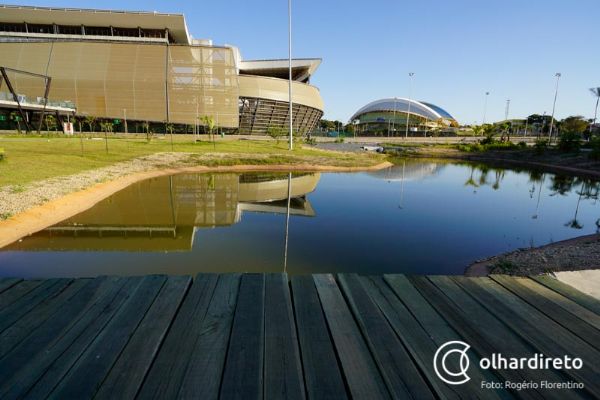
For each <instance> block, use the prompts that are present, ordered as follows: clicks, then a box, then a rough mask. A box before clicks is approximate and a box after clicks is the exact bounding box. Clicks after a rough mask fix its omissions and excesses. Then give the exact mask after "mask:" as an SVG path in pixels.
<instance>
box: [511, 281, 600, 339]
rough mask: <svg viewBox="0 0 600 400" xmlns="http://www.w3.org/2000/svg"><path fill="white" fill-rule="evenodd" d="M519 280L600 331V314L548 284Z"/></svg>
mask: <svg viewBox="0 0 600 400" xmlns="http://www.w3.org/2000/svg"><path fill="white" fill-rule="evenodd" d="M517 280H518V282H519V283H520V284H521V285H523V286H525V287H526V288H528V289H531V290H532V291H533V292H536V293H538V294H539V295H541V296H543V297H544V298H545V299H548V300H550V301H551V302H552V303H554V304H556V305H558V306H559V307H561V308H563V309H565V310H567V311H569V312H570V313H571V314H573V315H575V316H576V317H578V318H579V319H581V320H582V321H584V322H586V323H587V324H589V325H591V326H593V327H594V328H596V329H597V330H599V331H600V315H598V314H596V313H595V312H593V311H590V310H588V309H587V308H585V307H583V306H581V305H579V304H577V303H576V302H574V301H572V300H571V299H569V298H567V297H565V296H563V295H562V294H559V293H557V292H555V291H554V290H552V289H550V288H547V287H546V286H544V285H541V284H539V283H537V282H535V281H533V280H531V279H528V278H518V279H517Z"/></svg>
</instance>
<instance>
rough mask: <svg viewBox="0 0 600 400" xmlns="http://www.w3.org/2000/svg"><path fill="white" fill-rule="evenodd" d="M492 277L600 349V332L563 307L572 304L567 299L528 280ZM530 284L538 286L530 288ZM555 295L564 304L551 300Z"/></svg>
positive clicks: (500, 276)
mask: <svg viewBox="0 0 600 400" xmlns="http://www.w3.org/2000/svg"><path fill="white" fill-rule="evenodd" d="M490 277H491V278H492V279H493V280H495V281H496V282H498V283H499V284H501V285H502V286H504V287H505V288H507V289H508V290H510V291H511V292H513V293H514V294H515V295H517V296H519V297H520V298H522V299H523V300H525V301H526V302H528V303H529V304H531V305H532V306H534V307H535V308H537V309H538V310H540V311H541V312H543V313H544V314H545V315H547V316H548V317H550V318H552V319H553V320H555V321H556V322H558V323H559V324H561V325H562V326H563V327H565V328H567V329H568V330H570V331H571V332H573V333H574V334H575V335H577V336H579V337H580V338H581V339H583V340H585V341H586V342H587V343H588V344H590V345H591V346H593V347H594V348H596V349H600V330H598V329H597V328H595V327H594V326H593V325H592V324H590V323H588V321H585V320H583V319H582V318H581V315H579V316H578V315H575V314H573V312H572V311H573V310H572V309H571V307H569V308H570V309H569V310H567V309H566V308H564V307H563V306H565V307H568V306H566V305H565V303H567V302H570V300H568V299H567V298H565V297H562V296H561V295H559V294H558V293H556V292H554V291H552V290H551V289H548V288H546V287H544V286H542V285H540V284H538V283H535V282H534V281H532V280H530V279H527V278H513V277H508V276H503V275H491V276H490ZM530 282H531V283H532V284H534V285H537V286H530V285H529V283H530ZM553 294H555V295H556V296H561V297H562V299H564V302H562V301H560V300H557V299H552V300H551V299H550V298H551V296H552V295H553ZM570 305H575V306H577V304H576V303H573V302H571V304H570ZM578 307H580V309H581V310H585V309H584V308H583V307H581V306H578ZM585 312H586V314H588V313H589V314H592V315H594V316H595V317H597V316H596V314H593V313H591V311H587V310H585Z"/></svg>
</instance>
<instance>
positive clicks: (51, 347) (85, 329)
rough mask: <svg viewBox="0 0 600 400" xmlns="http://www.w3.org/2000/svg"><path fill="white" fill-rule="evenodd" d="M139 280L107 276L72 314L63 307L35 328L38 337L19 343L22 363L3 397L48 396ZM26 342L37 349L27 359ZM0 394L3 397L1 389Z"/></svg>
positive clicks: (82, 300) (75, 306)
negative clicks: (40, 327) (47, 320)
mask: <svg viewBox="0 0 600 400" xmlns="http://www.w3.org/2000/svg"><path fill="white" fill-rule="evenodd" d="M139 282H140V279H139V278H108V279H106V281H105V282H103V283H102V284H101V285H100V287H99V288H98V291H97V293H98V296H93V297H92V299H89V298H83V299H80V300H81V302H80V304H75V305H74V306H73V310H75V312H74V313H72V314H71V313H68V310H67V308H65V310H64V312H63V313H57V317H56V318H55V319H53V320H52V321H51V323H50V324H44V325H43V326H42V329H38V334H39V337H33V338H32V340H31V341H30V340H26V341H24V342H23V343H21V345H19V348H20V351H18V352H17V354H18V355H19V358H18V360H15V361H17V362H18V361H21V362H22V364H23V365H25V367H24V368H22V370H20V371H19V374H17V375H15V376H14V377H13V379H11V380H10V381H9V382H8V383H7V385H6V387H8V390H7V394H6V396H5V397H4V398H19V397H22V396H23V395H24V394H27V396H28V397H31V398H45V397H47V395H48V394H49V393H50V392H51V391H52V390H53V389H54V387H55V386H56V385H57V384H58V382H59V381H60V379H62V377H63V376H64V375H65V374H66V373H67V372H68V371H69V369H70V368H71V366H72V365H73V364H74V363H75V362H76V361H77V359H78V358H79V357H80V356H81V354H82V353H83V352H84V351H85V349H86V348H87V347H88V346H89V344H90V343H91V342H92V341H93V340H94V339H95V338H96V337H97V335H98V332H100V331H101V330H102V328H103V327H104V326H105V325H106V324H107V323H108V322H109V321H110V319H111V318H112V316H113V315H114V314H115V313H116V312H117V311H118V310H119V308H120V307H121V305H122V304H123V302H124V301H125V300H126V299H127V298H128V297H129V296H130V295H131V293H132V292H133V291H134V290H135V288H136V287H137V285H138V284H139ZM90 301H91V302H92V303H91V305H90V303H89V302H90ZM70 303H71V302H70ZM80 306H83V309H80ZM38 338H39V339H38ZM36 339H38V340H36ZM29 343H31V344H33V346H32V347H35V348H37V349H38V350H36V351H33V350H32V351H31V356H30V357H31V361H30V362H29V363H28V362H27V361H28V359H27V358H25V357H26V354H27V351H24V349H23V347H24V346H27V345H28V344H29ZM3 387H4V386H3ZM0 397H3V393H2V392H0Z"/></svg>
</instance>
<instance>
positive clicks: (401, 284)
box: [384, 275, 461, 346]
mask: <svg viewBox="0 0 600 400" xmlns="http://www.w3.org/2000/svg"><path fill="white" fill-rule="evenodd" d="M384 280H385V281H386V282H387V283H388V284H389V285H390V287H391V288H392V290H393V292H394V293H395V294H396V296H398V298H399V299H400V300H401V301H402V303H403V304H404V305H405V306H406V308H407V309H408V310H410V312H411V313H412V314H413V315H414V316H415V318H416V319H417V320H418V321H419V324H421V326H423V329H425V331H427V333H428V334H429V335H430V337H431V339H432V340H433V341H434V343H435V344H436V345H437V346H441V345H442V344H444V343H446V342H448V341H451V340H461V337H460V335H459V334H458V332H457V331H455V330H454V329H452V328H451V327H450V325H449V324H448V322H447V321H446V320H445V319H444V318H442V316H441V315H440V314H439V312H438V311H437V310H436V309H434V308H433V307H432V306H431V304H429V302H428V301H427V299H426V298H425V297H423V295H422V294H421V293H420V292H419V291H418V290H417V289H416V288H415V287H414V286H413V284H412V283H411V282H410V281H409V279H408V278H407V277H406V276H405V275H384Z"/></svg>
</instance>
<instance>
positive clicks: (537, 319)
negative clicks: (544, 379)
mask: <svg viewBox="0 0 600 400" xmlns="http://www.w3.org/2000/svg"><path fill="white" fill-rule="evenodd" d="M453 280H454V281H455V282H456V283H457V284H458V285H459V286H461V287H462V288H463V289H464V290H465V291H466V292H468V293H469V294H470V295H471V296H473V297H474V298H475V299H476V300H477V301H478V302H479V303H480V304H482V305H483V306H484V307H486V308H487V309H488V310H489V312H490V313H492V314H493V315H494V316H496V318H499V319H501V320H502V321H504V323H505V324H507V325H508V326H509V327H510V328H511V329H512V330H513V331H515V332H517V334H519V336H521V337H522V338H523V339H525V340H526V341H527V342H528V343H530V344H531V346H533V347H535V348H537V349H538V350H539V351H540V352H541V353H542V354H544V355H545V356H547V357H558V358H560V357H563V356H565V355H568V356H570V357H581V358H582V359H583V360H584V365H583V368H582V369H579V370H577V369H572V370H563V371H562V373H564V374H566V375H570V376H571V378H573V380H574V381H577V382H583V383H584V384H585V390H586V391H588V392H589V393H590V394H591V395H592V396H594V397H600V381H598V374H599V373H600V371H599V370H598V367H596V368H594V364H595V363H596V360H598V359H600V354H599V353H598V352H597V351H595V350H594V349H593V348H591V347H589V346H587V345H586V344H585V342H582V341H579V340H578V338H577V337H574V336H573V335H570V334H568V333H567V334H564V332H562V331H563V328H562V327H561V326H560V325H558V324H556V323H554V321H552V320H550V319H548V318H546V317H545V316H544V315H543V314H541V313H540V312H539V311H538V310H536V309H535V308H533V307H531V306H530V305H528V304H527V303H525V302H523V301H522V300H521V299H519V298H518V297H517V296H515V295H513V294H512V293H510V292H508V291H507V290H506V289H504V288H502V287H501V286H500V285H498V284H497V283H495V282H494V281H492V280H491V279H489V278H466V277H453ZM577 342H580V343H581V345H580V346H579V348H578V349H577V346H576V343H577ZM574 350H576V351H575V352H574Z"/></svg>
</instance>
